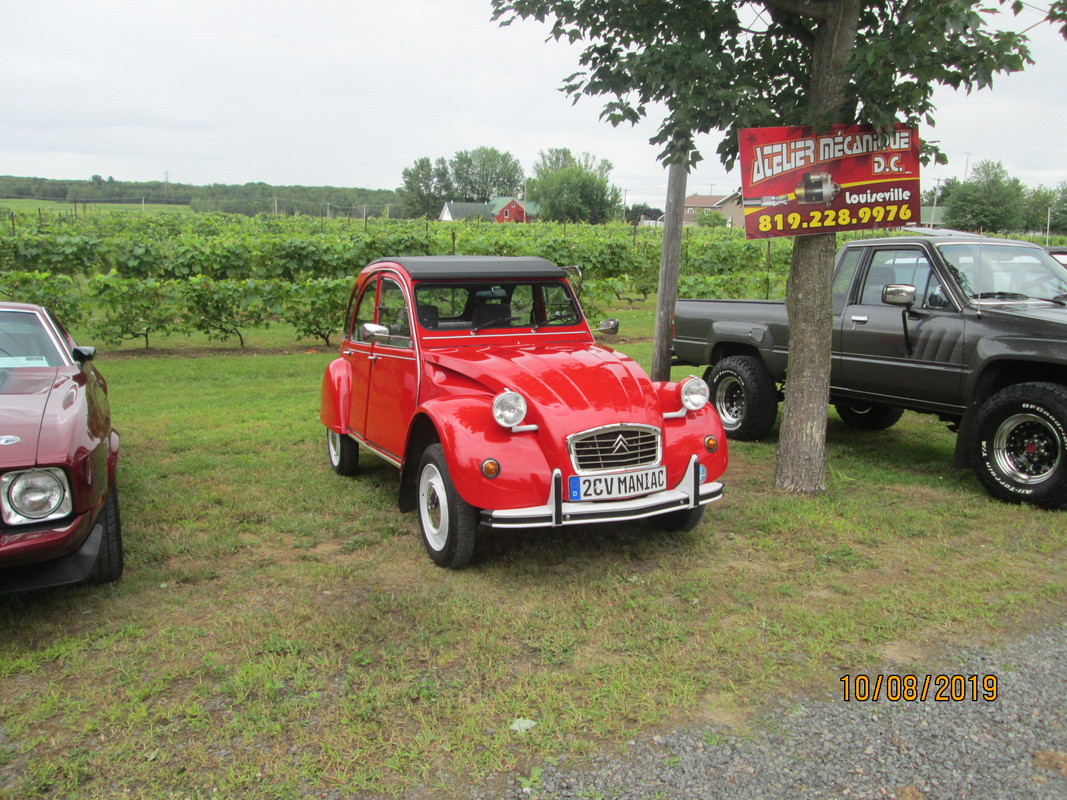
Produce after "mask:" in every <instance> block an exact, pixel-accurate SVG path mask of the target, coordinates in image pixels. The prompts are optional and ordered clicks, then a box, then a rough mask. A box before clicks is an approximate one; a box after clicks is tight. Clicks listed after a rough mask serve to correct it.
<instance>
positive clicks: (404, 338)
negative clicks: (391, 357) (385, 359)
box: [378, 278, 411, 347]
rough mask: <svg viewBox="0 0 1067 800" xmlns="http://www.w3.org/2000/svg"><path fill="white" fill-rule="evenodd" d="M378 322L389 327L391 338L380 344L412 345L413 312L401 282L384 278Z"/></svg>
mask: <svg viewBox="0 0 1067 800" xmlns="http://www.w3.org/2000/svg"><path fill="white" fill-rule="evenodd" d="M378 324H379V325H384V326H385V327H386V328H388V329H389V338H388V339H386V340H385V341H384V342H379V344H381V345H383V346H385V347H411V314H410V313H409V312H408V304H407V301H406V300H405V299H404V290H403V289H401V288H400V284H399V283H397V282H396V281H394V280H390V279H388V278H386V279H384V280H382V288H381V291H380V292H379V294H378Z"/></svg>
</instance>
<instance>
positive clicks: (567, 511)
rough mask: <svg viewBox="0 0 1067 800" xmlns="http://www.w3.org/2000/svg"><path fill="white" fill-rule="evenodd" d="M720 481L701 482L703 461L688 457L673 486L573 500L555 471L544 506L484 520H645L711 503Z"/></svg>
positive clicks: (543, 523)
mask: <svg viewBox="0 0 1067 800" xmlns="http://www.w3.org/2000/svg"><path fill="white" fill-rule="evenodd" d="M722 488H723V487H722V484H721V483H720V482H718V481H712V482H710V483H701V482H700V462H699V461H698V460H697V457H696V456H693V457H692V458H690V459H689V466H688V467H687V468H686V471H685V475H684V476H683V477H682V480H680V481H679V482H678V485H677V486H675V487H674V488H673V489H666V490H664V491H662V492H654V493H652V494H646V495H643V496H641V497H630V498H627V499H625V500H602V501H598V502H589V501H586V502H581V503H571V502H568V501H566V500H564V497H565V496H566V494H565V493H564V491H563V473H562V472H561V471H560V470H558V469H557V470H553V472H552V484H551V487H550V488H549V492H548V502H547V503H546V504H545V505H543V506H530V507H528V508H507V509H502V510H499V511H491V510H488V509H486V510H483V511H482V512H481V523H482V524H483V525H485V526H487V527H490V528H554V527H558V526H560V525H584V524H587V523H591V522H622V521H625V520H634V519H645V518H647V517H654V516H656V515H658V514H667V513H669V512H671V511H679V510H681V509H684V508H694V507H696V506H702V505H705V504H707V503H712V502H714V501H716V500H719V499H720V498H721V497H722Z"/></svg>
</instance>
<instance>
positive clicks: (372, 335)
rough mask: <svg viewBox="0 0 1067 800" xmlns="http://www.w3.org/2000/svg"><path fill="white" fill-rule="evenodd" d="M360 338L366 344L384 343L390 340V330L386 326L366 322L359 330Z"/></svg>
mask: <svg viewBox="0 0 1067 800" xmlns="http://www.w3.org/2000/svg"><path fill="white" fill-rule="evenodd" d="M359 338H360V339H361V340H362V341H364V342H384V341H386V340H387V339H388V338H389V329H388V328H387V327H385V326H384V325H375V324H374V323H373V322H364V323H363V325H362V327H361V328H360V329H359Z"/></svg>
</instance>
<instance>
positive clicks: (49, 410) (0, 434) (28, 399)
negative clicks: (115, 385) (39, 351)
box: [0, 367, 80, 469]
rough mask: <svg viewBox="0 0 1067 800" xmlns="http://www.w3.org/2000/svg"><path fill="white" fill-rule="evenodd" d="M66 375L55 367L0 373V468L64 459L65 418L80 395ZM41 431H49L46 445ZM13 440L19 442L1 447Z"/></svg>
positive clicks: (67, 433) (66, 447)
mask: <svg viewBox="0 0 1067 800" xmlns="http://www.w3.org/2000/svg"><path fill="white" fill-rule="evenodd" d="M67 372H68V371H67V370H64V369H62V368H54V367H48V368H44V367H40V368H38V367H33V368H20V369H13V370H4V371H2V372H0V469H14V468H17V467H31V466H33V465H35V464H37V463H61V462H63V461H65V460H67V458H68V456H67V454H68V452H69V440H70V436H71V431H70V430H68V429H69V427H70V426H69V425H64V419H69V416H70V415H69V413H68V412H69V410H70V409H71V407H72V406H73V405H75V404H76V403H77V402H78V399H79V394H80V393H79V390H78V386H77V384H76V383H75V382H74V381H73V380H72V375H70V374H66V373H67ZM71 372H73V370H71ZM46 420H47V422H48V424H45V422H46ZM42 429H44V430H47V431H48V432H49V435H48V441H47V442H42V441H41V431H42ZM14 438H17V439H18V441H17V442H14V443H12V444H4V442H5V441H12V440H13V439H14Z"/></svg>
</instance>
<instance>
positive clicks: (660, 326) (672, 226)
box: [650, 158, 689, 381]
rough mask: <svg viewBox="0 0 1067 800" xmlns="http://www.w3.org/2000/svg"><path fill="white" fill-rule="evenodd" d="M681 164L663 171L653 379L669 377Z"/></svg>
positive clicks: (681, 207)
mask: <svg viewBox="0 0 1067 800" xmlns="http://www.w3.org/2000/svg"><path fill="white" fill-rule="evenodd" d="M687 161H688V158H686V159H684V160H683V162H682V163H678V164H671V165H670V168H669V170H668V172H667V209H666V214H665V216H664V220H663V253H662V255H661V256H660V263H659V297H658V299H657V300H656V330H655V333H654V335H653V339H652V370H651V374H650V377H651V378H652V380H654V381H667V380H670V378H671V344H672V341H671V321H672V319H673V318H674V304H675V302H676V301H677V300H678V271H679V269H680V266H681V261H682V212H683V211H684V207H685V184H686V179H687V178H688V176H689V168H688V167H687V166H686V162H687Z"/></svg>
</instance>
